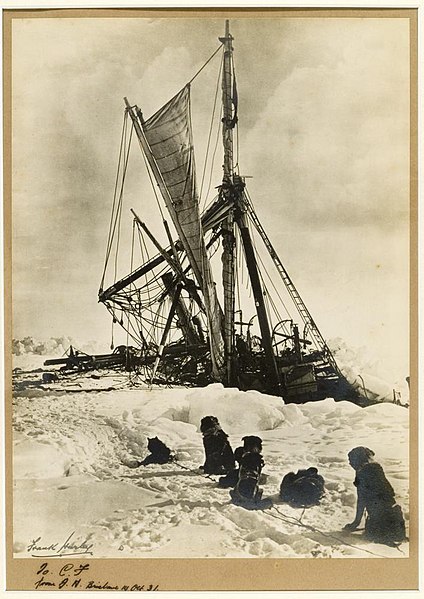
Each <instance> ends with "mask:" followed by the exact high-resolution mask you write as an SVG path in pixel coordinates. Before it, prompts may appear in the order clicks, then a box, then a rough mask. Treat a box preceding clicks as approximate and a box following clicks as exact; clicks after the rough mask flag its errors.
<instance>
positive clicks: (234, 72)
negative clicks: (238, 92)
mask: <svg viewBox="0 0 424 599" xmlns="http://www.w3.org/2000/svg"><path fill="white" fill-rule="evenodd" d="M231 60H232V65H233V81H235V80H236V66H235V63H234V54H231ZM233 91H234V88H233ZM237 117H238V115H237ZM234 130H235V133H236V135H235V138H236V160H235V162H234V161H233V162H234V166H233V170H234V171H237V174H240V173H239V162H240V143H239V128H238V119H237V122H236V125H235V128H234Z"/></svg>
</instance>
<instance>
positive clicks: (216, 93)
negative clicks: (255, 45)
mask: <svg viewBox="0 0 424 599" xmlns="http://www.w3.org/2000/svg"><path fill="white" fill-rule="evenodd" d="M223 62H224V57H222V60H221V66H220V68H219V73H218V79H217V83H216V90H215V98H214V103H213V108H212V117H211V123H210V127H209V134H208V142H207V146H206V155H205V162H204V165H203V172H202V181H201V184H200V193H199V196H200V198H201V199H202V194H203V184H204V181H205V175H206V167H207V162H208V157H209V148H210V142H211V137H212V129H213V122H214V118H215V109H216V103H217V98H218V91H219V83H220V79H221V72H222V65H223ZM218 129H219V128H218ZM212 170H213V161H212V163H211V171H212ZM206 199H207V196H206V197H205V198H203V200H202V203H203V206H202V210H203V209H204V207H205V206H204V204H205V202H206Z"/></svg>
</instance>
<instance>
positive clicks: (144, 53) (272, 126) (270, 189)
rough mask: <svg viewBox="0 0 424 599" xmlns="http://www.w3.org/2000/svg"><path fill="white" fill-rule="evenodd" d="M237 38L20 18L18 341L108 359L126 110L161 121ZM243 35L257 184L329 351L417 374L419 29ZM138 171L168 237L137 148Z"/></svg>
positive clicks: (240, 46) (196, 120) (243, 85)
mask: <svg viewBox="0 0 424 599" xmlns="http://www.w3.org/2000/svg"><path fill="white" fill-rule="evenodd" d="M223 30H224V22H223V20H221V19H209V18H203V19H193V18H191V19H153V20H150V19H143V18H133V19H127V18H108V19H97V18H87V19H64V18H62V19H59V18H53V19H38V18H37V19H14V21H13V30H12V42H13V46H12V60H13V71H12V75H13V82H12V85H13V114H12V118H13V200H12V211H13V313H14V314H13V316H14V320H13V323H14V324H13V326H14V330H13V334H14V336H15V337H23V336H26V335H33V336H36V337H38V338H41V339H45V338H48V337H50V336H60V335H69V336H72V337H74V338H76V339H79V340H89V339H97V340H99V341H101V342H104V344H105V351H106V350H107V348H108V346H109V343H110V328H111V324H110V317H109V315H108V313H107V311H106V310H105V308H104V307H103V306H102V305H100V304H98V303H97V292H98V288H99V283H100V279H101V274H102V269H103V262H104V255H105V249H106V240H107V233H108V226H109V218H110V211H111V205H112V198H113V189H114V182H115V175H116V167H117V159H118V151H119V142H120V134H121V127H122V114H123V97H124V96H128V98H129V100H130V102H131V103H137V104H138V105H139V106H140V107H141V108H142V110H143V113H144V114H145V115H146V116H149V115H150V114H152V113H153V112H154V111H155V110H156V109H157V108H158V107H159V106H160V105H162V104H163V103H164V102H166V101H167V100H168V99H169V98H170V97H171V96H173V95H174V94H175V93H176V92H177V91H178V90H179V89H180V88H181V87H182V86H183V85H184V84H185V83H186V82H187V81H188V80H190V79H191V77H192V76H193V75H194V73H196V71H197V70H198V69H199V68H200V67H201V66H202V64H203V63H204V62H205V61H206V60H207V59H208V58H209V56H210V55H211V54H212V53H213V52H214V50H215V49H216V48H217V47H218V46H219V42H218V40H217V38H218V36H220V35H222V34H223ZM231 30H232V34H233V36H234V37H235V41H234V48H235V54H234V59H235V65H236V73H237V84H238V93H239V131H240V133H239V135H240V139H239V147H240V156H239V157H240V161H239V162H240V171H241V173H242V174H244V175H248V176H249V177H251V179H248V186H249V191H250V195H251V197H252V199H253V202H254V204H255V206H256V209H257V213H258V215H259V217H260V219H261V221H262V223H263V225H264V227H265V228H266V230H267V233H268V236H269V237H270V239H271V240H272V242H273V245H274V246H275V248H276V249H277V251H278V253H279V255H280V258H281V259H282V261H283V263H284V265H285V267H286V268H287V270H288V272H289V273H290V275H291V277H292V279H293V280H294V282H295V284H296V286H297V288H298V290H299V291H300V293H301V295H302V297H303V299H304V301H305V303H306V305H307V306H308V308H309V310H310V311H311V313H312V314H313V316H314V319H315V320H316V322H317V324H318V325H319V327H320V329H321V331H322V333H323V335H324V337H326V338H327V339H331V338H334V337H342V338H343V339H344V340H345V341H346V342H347V343H348V344H350V345H353V346H355V347H358V346H366V347H367V348H368V350H369V353H370V355H371V356H372V357H373V358H374V359H375V360H379V361H381V362H382V363H383V364H384V367H385V368H386V370H388V371H389V372H390V371H392V372H393V373H394V372H395V371H396V376H405V375H406V374H407V372H408V343H409V341H408V339H409V332H408V320H409V24H408V21H407V20H406V19H386V18H385V19H379V18H373V19H371V18H368V19H362V18H355V19H352V18H343V19H340V18H328V19H322V18H321V19H317V18H304V19H301V18H295V19H294V18H284V19H282V18H280V19H278V18H273V19H252V18H245V19H243V18H237V19H234V20H232V21H231ZM218 69H219V58H218V59H215V60H214V61H213V62H212V63H211V65H210V68H209V67H208V68H207V69H205V71H203V72H202V74H201V75H199V77H198V78H197V79H196V80H195V82H194V83H193V125H194V141H195V143H198V146H199V148H200V149H201V150H202V149H203V147H204V143H205V138H206V134H207V128H208V125H209V120H210V112H211V108H212V104H213V95H214V90H215V86H216V81H217V76H218ZM197 131H198V132H197ZM136 150H137V151H138V149H137V148H136ZM196 160H197V163H198V171H200V170H201V168H200V167H201V163H202V158H201V155H200V157H199V156H196ZM131 163H133V165H132V166H131V167H130V175H129V191H128V192H127V193H128V195H129V199H128V203H127V204H126V205H125V206H126V207H125V208H124V210H129V208H130V207H133V208H134V209H136V211H137V212H138V213H139V214H140V216H142V217H143V219H145V220H146V221H147V222H150V221H149V219H150V216H151V215H152V214H153V212H154V206H155V204H154V200H153V199H152V197H151V194H150V192H149V188H148V186H147V185H146V180H145V179H146V176H145V173H144V170H143V168H142V161H141V159H140V157H139V155H137V153H136V152H135V151H134V152H133V156H132V158H131ZM219 182H220V181H219V178H218V180H216V181H214V182H213V187H214V186H216V185H218V184H219ZM152 218H153V217H152ZM127 220H128V222H130V220H131V219H130V217H129V215H128V219H127ZM124 270H125V268H124ZM127 270H128V269H127Z"/></svg>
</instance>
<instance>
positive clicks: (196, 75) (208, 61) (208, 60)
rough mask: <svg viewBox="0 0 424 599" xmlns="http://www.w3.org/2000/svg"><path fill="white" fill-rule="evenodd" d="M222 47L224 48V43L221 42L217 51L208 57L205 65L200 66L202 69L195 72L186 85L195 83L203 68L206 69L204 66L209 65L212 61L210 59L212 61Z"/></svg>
mask: <svg viewBox="0 0 424 599" xmlns="http://www.w3.org/2000/svg"><path fill="white" fill-rule="evenodd" d="M222 48H223V45H222V44H220V45H219V46H218V48H217V49H216V50H215V52H214V53H213V54H212V56H210V57H209V58H208V59H207V61H206V62H205V63H204V65H203V66H202V67H200V69H199V70H198V71H197V73H195V74H194V75H193V77H192V78H191V79H190V81H188V82H187V84H186V85H190V84H191V83H193V81H194V80H195V79H196V77H198V76H199V75H200V73H201V72H202V71H203V69H204V68H205V67H206V66H207V65H208V64H209V63H210V61H211V60H212V59H213V58H215V56H216V55H217V54H218V52H219V51H220V50H222Z"/></svg>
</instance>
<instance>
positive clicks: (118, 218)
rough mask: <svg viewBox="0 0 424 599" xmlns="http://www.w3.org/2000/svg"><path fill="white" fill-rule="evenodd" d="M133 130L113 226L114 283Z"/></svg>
mask: <svg viewBox="0 0 424 599" xmlns="http://www.w3.org/2000/svg"><path fill="white" fill-rule="evenodd" d="M133 130H134V126H132V127H131V131H130V137H129V141H128V145H127V151H126V156H125V161H124V165H123V173H122V181H121V189H120V192H119V203H118V208H117V211H116V218H115V225H114V232H115V230H116V226H118V233H117V240H116V253H115V265H114V266H115V267H114V281H116V277H117V271H118V252H119V240H120V236H121V217H122V206H123V198H124V184H125V177H126V174H127V168H128V159H129V155H130V147H131V140H132V134H133ZM125 137H126V132H125Z"/></svg>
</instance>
